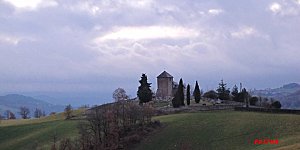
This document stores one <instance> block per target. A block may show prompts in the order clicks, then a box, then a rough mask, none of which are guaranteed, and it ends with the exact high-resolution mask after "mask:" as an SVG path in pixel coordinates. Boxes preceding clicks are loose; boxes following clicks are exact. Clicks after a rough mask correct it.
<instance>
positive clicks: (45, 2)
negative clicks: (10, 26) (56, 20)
mask: <svg viewBox="0 0 300 150" xmlns="http://www.w3.org/2000/svg"><path fill="white" fill-rule="evenodd" d="M4 1H5V2H8V3H10V4H12V5H13V6H14V7H16V8H20V9H25V10H35V9H37V8H39V7H52V6H56V5H58V3H57V2H56V1H55V0H4Z"/></svg>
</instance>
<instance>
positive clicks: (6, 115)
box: [4, 110, 16, 120]
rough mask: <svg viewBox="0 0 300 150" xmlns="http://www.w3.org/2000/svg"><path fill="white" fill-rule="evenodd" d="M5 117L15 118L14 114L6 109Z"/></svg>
mask: <svg viewBox="0 0 300 150" xmlns="http://www.w3.org/2000/svg"><path fill="white" fill-rule="evenodd" d="M4 114H5V117H6V119H8V120H9V119H16V115H15V114H14V113H13V112H11V111H10V110H6V111H5V113H4Z"/></svg>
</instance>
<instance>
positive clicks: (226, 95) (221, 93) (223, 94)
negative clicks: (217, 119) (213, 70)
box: [217, 80, 230, 100]
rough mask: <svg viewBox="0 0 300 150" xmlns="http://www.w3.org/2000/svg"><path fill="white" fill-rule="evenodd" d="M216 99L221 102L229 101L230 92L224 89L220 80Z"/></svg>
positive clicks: (224, 86)
mask: <svg viewBox="0 0 300 150" xmlns="http://www.w3.org/2000/svg"><path fill="white" fill-rule="evenodd" d="M217 92H218V97H219V99H221V100H229V98H230V97H229V93H230V90H229V89H227V88H226V84H225V83H224V82H223V80H221V83H219V88H218V89H217Z"/></svg>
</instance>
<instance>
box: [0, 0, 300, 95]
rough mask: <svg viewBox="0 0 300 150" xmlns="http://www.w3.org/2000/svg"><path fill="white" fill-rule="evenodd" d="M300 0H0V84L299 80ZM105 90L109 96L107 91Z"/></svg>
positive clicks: (96, 86) (50, 87) (90, 86)
mask: <svg viewBox="0 0 300 150" xmlns="http://www.w3.org/2000/svg"><path fill="white" fill-rule="evenodd" d="M299 40H300V0H247V1H245V0H219V1H217V0H209V1H207V0H26V1H25V0H0V70H1V72H0V91H1V92H2V93H5V92H33V91H47V92H49V91H50V92H97V93H99V95H100V96H103V97H106V98H107V97H111V93H112V92H113V90H114V89H116V88H118V87H123V88H125V90H126V91H127V92H128V93H129V94H130V95H132V97H134V96H136V90H137V86H138V80H139V79H140V76H141V74H142V73H146V74H147V75H148V80H149V82H152V83H153V89H156V76H157V75H159V74H160V73H161V72H162V71H163V70H166V71H168V72H169V73H170V74H172V75H173V76H174V79H175V80H176V81H178V80H179V78H180V77H182V78H183V80H184V82H185V83H190V84H192V85H194V82H195V81H196V80H198V82H200V86H201V88H203V89H204V90H207V89H212V88H216V87H217V84H218V82H219V81H220V80H221V79H224V80H225V82H227V83H228V85H229V86H230V87H231V86H232V85H234V84H239V83H240V82H243V84H244V85H245V86H246V87H248V88H257V89H261V88H267V87H278V86H281V85H283V84H285V83H289V82H299V80H300V79H299V77H300V76H299V75H300V41H299ZM108 93H109V95H108Z"/></svg>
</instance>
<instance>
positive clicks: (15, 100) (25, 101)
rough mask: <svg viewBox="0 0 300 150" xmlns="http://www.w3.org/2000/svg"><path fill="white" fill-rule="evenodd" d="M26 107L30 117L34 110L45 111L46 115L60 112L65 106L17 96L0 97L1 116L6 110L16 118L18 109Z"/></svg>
mask: <svg viewBox="0 0 300 150" xmlns="http://www.w3.org/2000/svg"><path fill="white" fill-rule="evenodd" d="M22 106H24V107H27V108H29V109H30V116H31V117H32V116H33V114H34V110H35V109H36V108H39V109H41V110H42V111H45V113H46V114H47V115H48V114H49V113H50V112H62V111H63V110H64V108H65V106H61V105H54V104H51V103H49V102H45V101H42V100H39V99H36V98H33V97H29V96H24V95H18V94H9V95H5V96H0V113H1V114H2V115H3V114H4V112H5V111H6V110H10V111H12V112H13V113H15V115H16V116H17V117H19V114H18V112H19V111H20V110H19V109H20V107H22Z"/></svg>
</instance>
